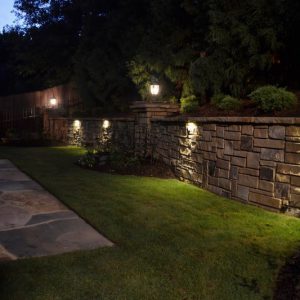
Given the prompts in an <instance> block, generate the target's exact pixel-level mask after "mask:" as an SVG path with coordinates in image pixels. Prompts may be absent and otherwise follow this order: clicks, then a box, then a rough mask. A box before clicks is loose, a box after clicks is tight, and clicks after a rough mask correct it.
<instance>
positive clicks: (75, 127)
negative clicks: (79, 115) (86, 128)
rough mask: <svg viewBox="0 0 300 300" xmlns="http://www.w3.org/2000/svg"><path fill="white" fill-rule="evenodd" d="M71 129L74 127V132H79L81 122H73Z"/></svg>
mask: <svg viewBox="0 0 300 300" xmlns="http://www.w3.org/2000/svg"><path fill="white" fill-rule="evenodd" d="M73 127H74V129H75V130H79V129H80V127H81V122H80V121H79V120H75V121H74V122H73Z"/></svg>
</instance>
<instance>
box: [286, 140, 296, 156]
mask: <svg viewBox="0 0 300 300" xmlns="http://www.w3.org/2000/svg"><path fill="white" fill-rule="evenodd" d="M285 147H286V152H294V153H299V155H300V143H296V142H295V143H286V146H285Z"/></svg>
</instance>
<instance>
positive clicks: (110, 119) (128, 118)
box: [48, 116, 134, 122]
mask: <svg viewBox="0 0 300 300" xmlns="http://www.w3.org/2000/svg"><path fill="white" fill-rule="evenodd" d="M48 119H49V120H67V121H74V120H80V121H104V120H109V121H123V122H134V118H133V117H102V118H81V117H78V118H76V117H74V118H69V117H68V118H64V117H52V116H50V117H49V118H48Z"/></svg>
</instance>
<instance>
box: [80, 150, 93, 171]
mask: <svg viewBox="0 0 300 300" xmlns="http://www.w3.org/2000/svg"><path fill="white" fill-rule="evenodd" d="M97 162H98V160H97V154H96V152H95V151H93V150H91V151H87V153H86V154H85V155H83V156H82V157H80V158H79V159H78V161H77V163H78V165H80V166H81V167H85V168H90V169H93V168H95V167H96V165H97Z"/></svg>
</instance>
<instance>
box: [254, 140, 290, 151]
mask: <svg viewBox="0 0 300 300" xmlns="http://www.w3.org/2000/svg"><path fill="white" fill-rule="evenodd" d="M254 147H259V148H272V149H284V147H285V142H284V141H281V140H270V139H257V138H255V139H254Z"/></svg>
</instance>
